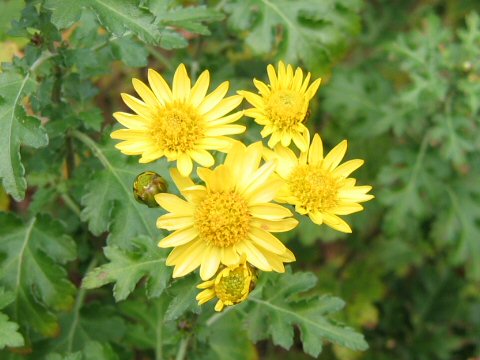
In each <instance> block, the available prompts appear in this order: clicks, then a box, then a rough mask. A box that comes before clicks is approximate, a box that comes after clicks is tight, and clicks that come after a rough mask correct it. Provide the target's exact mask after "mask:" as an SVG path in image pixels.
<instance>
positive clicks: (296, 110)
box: [238, 61, 321, 151]
mask: <svg viewBox="0 0 480 360" xmlns="http://www.w3.org/2000/svg"><path fill="white" fill-rule="evenodd" d="M267 73H268V78H269V79H270V86H268V85H267V84H265V83H263V82H261V81H259V80H256V79H254V80H253V83H254V84H255V87H256V88H257V89H258V91H259V92H260V95H257V94H254V93H252V92H249V91H239V92H238V93H239V94H241V95H243V96H244V97H245V99H247V101H248V102H249V103H250V104H252V105H253V106H254V107H253V108H251V109H247V110H245V115H246V116H249V117H252V118H254V119H255V122H256V123H257V124H259V125H263V126H264V128H263V130H262V131H261V135H262V137H267V136H269V135H271V137H270V139H269V140H268V146H269V147H270V148H272V149H273V148H274V147H275V145H276V144H278V143H281V144H282V145H283V146H289V145H290V143H291V141H292V140H293V142H294V143H295V145H296V146H297V147H298V148H299V149H300V150H301V151H307V147H308V143H307V142H305V137H304V133H305V131H306V130H307V128H306V126H305V125H304V123H305V120H306V118H307V117H308V105H309V102H310V100H311V99H312V98H313V96H314V95H315V93H316V92H317V90H318V87H319V86H320V82H321V79H317V80H315V81H314V82H312V83H311V84H310V85H309V82H310V73H308V74H307V76H306V77H305V79H304V78H303V71H302V69H300V68H297V69H296V70H295V73H294V72H293V68H292V66H291V65H287V66H285V64H284V63H283V62H281V61H280V62H279V63H278V73H275V69H274V67H273V66H272V65H268V67H267Z"/></svg>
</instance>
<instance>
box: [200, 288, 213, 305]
mask: <svg viewBox="0 0 480 360" xmlns="http://www.w3.org/2000/svg"><path fill="white" fill-rule="evenodd" d="M213 298H215V290H213V289H206V290H204V291H202V292H201V293H200V294H198V295H197V297H196V298H195V300H197V301H198V305H202V304H205V303H206V302H207V301H210V300H212V299H213Z"/></svg>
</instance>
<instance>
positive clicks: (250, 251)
mask: <svg viewBox="0 0 480 360" xmlns="http://www.w3.org/2000/svg"><path fill="white" fill-rule="evenodd" d="M236 246H237V249H238V251H239V252H240V253H242V254H244V255H245V257H246V259H247V261H248V262H249V263H250V264H252V265H253V266H255V267H257V268H259V269H260V270H263V271H271V270H272V268H271V266H270V264H269V263H268V261H267V259H266V258H265V256H264V255H263V253H262V252H261V251H260V250H259V249H258V248H257V247H256V246H255V245H254V244H253V243H252V242H251V241H249V240H248V241H242V242H241V243H238V244H237V245H236Z"/></svg>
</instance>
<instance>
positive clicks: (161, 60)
mask: <svg viewBox="0 0 480 360" xmlns="http://www.w3.org/2000/svg"><path fill="white" fill-rule="evenodd" d="M145 47H146V48H147V50H148V52H149V53H150V55H152V56H153V57H154V58H155V60H157V61H158V62H159V63H160V64H162V65H163V66H165V68H167V70H172V69H173V65H172V63H171V62H170V60H168V59H167V57H165V56H164V55H163V54H162V53H161V52H160V51H158V50H157V49H156V48H155V47H154V46H151V45H146V46H145Z"/></svg>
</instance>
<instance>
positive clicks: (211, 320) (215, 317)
mask: <svg viewBox="0 0 480 360" xmlns="http://www.w3.org/2000/svg"><path fill="white" fill-rule="evenodd" d="M233 308H234V306H229V307H228V308H226V309H225V310H223V311H222V312H220V313H216V314H214V315H212V316H211V317H210V318H209V319H208V320H207V321H206V322H205V324H206V325H207V326H212V325H213V324H214V323H215V322H217V321H218V320H219V319H221V318H222V317H223V316H224V315H225V314H227V313H229V312H230V311H232V310H233Z"/></svg>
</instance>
